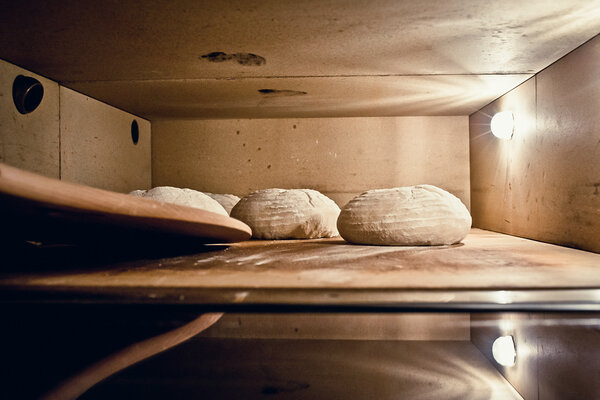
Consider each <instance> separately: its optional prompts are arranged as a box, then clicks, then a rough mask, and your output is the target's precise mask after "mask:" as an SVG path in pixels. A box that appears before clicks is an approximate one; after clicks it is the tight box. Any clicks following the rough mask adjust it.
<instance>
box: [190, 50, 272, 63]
mask: <svg viewBox="0 0 600 400" xmlns="http://www.w3.org/2000/svg"><path fill="white" fill-rule="evenodd" d="M200 58H205V59H206V60H208V62H215V63H220V62H225V61H233V62H237V63H238V64H240V65H244V66H260V65H264V64H266V62H267V60H265V58H264V57H261V56H259V55H256V54H252V53H232V54H227V53H223V52H222V51H214V52H212V53H208V54H205V55H203V56H200Z"/></svg>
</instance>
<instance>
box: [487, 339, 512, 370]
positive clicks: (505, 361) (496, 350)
mask: <svg viewBox="0 0 600 400" xmlns="http://www.w3.org/2000/svg"><path fill="white" fill-rule="evenodd" d="M492 355H493V356H494V360H496V361H497V362H498V364H500V365H504V366H505V367H512V366H513V365H515V359H516V357H517V351H516V350H515V342H514V340H513V337H512V336H500V337H499V338H498V339H496V340H494V344H492Z"/></svg>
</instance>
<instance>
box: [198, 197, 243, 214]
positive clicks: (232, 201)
mask: <svg viewBox="0 0 600 400" xmlns="http://www.w3.org/2000/svg"><path fill="white" fill-rule="evenodd" d="M204 194H205V195H207V196H209V197H211V198H212V199H214V200H216V201H217V202H218V203H219V204H220V205H222V206H223V208H224V209H225V211H227V213H229V214H231V209H232V208H233V206H235V205H236V204H237V203H238V201H240V198H239V197H237V196H236V195H235V194H220V193H208V192H204Z"/></svg>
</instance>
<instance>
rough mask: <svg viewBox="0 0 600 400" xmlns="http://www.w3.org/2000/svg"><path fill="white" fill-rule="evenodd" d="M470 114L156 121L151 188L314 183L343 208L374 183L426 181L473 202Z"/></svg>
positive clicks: (220, 189) (236, 189)
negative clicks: (470, 190) (469, 132)
mask: <svg viewBox="0 0 600 400" xmlns="http://www.w3.org/2000/svg"><path fill="white" fill-rule="evenodd" d="M468 141H469V140H468V117H467V116H456V117H385V118H374V117H369V118H304V119H241V120H162V121H161V120H158V121H153V122H152V184H153V186H163V185H169V186H178V187H189V188H192V189H197V190H201V191H207V192H213V193H233V194H236V195H238V196H242V195H245V194H247V193H249V192H250V191H253V190H257V189H264V188H270V187H280V188H311V189H316V190H319V191H321V192H322V193H324V194H325V195H327V196H329V197H331V198H332V199H333V200H334V201H336V202H337V203H338V204H339V205H340V206H343V205H344V204H345V203H346V202H347V201H348V200H350V199H351V198H352V197H354V196H355V195H356V194H359V193H361V192H363V191H365V190H368V189H375V188H385V187H395V186H408V185H416V184H422V183H428V184H432V185H436V186H439V187H442V188H443V189H446V190H448V191H449V192H451V193H453V194H454V195H456V196H457V197H459V198H460V199H461V200H462V201H463V202H464V203H465V204H466V205H467V207H468V206H469V143H468Z"/></svg>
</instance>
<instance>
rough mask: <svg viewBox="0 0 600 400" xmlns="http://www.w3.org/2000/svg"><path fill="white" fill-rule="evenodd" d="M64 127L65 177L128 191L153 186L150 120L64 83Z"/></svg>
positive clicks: (62, 134)
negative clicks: (134, 128) (134, 136)
mask: <svg viewBox="0 0 600 400" xmlns="http://www.w3.org/2000/svg"><path fill="white" fill-rule="evenodd" d="M133 121H136V122H137V124H138V128H139V139H138V142H137V144H134V143H133V140H132V132H131V130H132V123H133ZM60 132H61V145H62V146H61V164H62V168H61V169H62V179H64V180H66V181H70V182H76V183H82V184H86V185H89V186H93V187H98V188H101V189H107V190H112V191H116V192H122V193H127V192H130V191H132V190H136V189H149V188H150V186H151V185H150V183H151V176H150V170H151V166H150V163H151V161H150V160H151V142H150V122H148V121H146V120H144V119H142V118H139V117H136V116H135V115H131V114H128V113H126V112H124V111H121V110H119V109H117V108H114V107H112V106H109V105H107V104H104V103H102V102H99V101H97V100H94V99H92V98H90V97H87V96H85V95H82V94H80V93H77V92H75V91H73V90H71V89H68V88H64V87H61V88H60Z"/></svg>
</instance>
